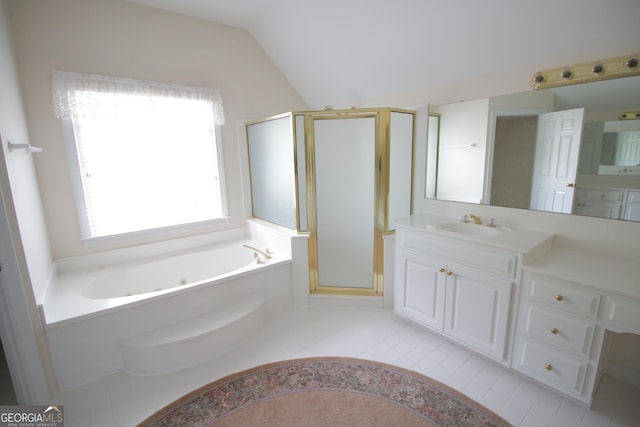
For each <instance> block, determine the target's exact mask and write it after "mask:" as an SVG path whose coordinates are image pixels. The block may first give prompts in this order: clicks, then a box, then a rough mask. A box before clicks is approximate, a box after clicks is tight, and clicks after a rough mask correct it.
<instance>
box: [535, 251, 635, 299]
mask: <svg viewBox="0 0 640 427" xmlns="http://www.w3.org/2000/svg"><path fill="white" fill-rule="evenodd" d="M523 268H524V269H525V270H530V271H533V272H537V273H540V274H545V275H548V276H553V277H557V278H559V279H563V280H567V281H569V282H574V283H579V284H581V285H584V286H589V287H591V288H594V289H597V290H602V291H606V292H612V293H614V294H618V295H620V296H623V297H631V298H638V299H640V263H638V262H634V261H627V260H619V259H615V258H610V257H606V256H602V255H595V254H589V253H585V252H578V251H571V250H565V249H559V248H555V249H552V250H550V251H549V252H547V253H545V254H543V255H541V256H540V257H538V258H536V259H535V260H533V261H532V262H530V263H529V264H527V265H524V266H523Z"/></svg>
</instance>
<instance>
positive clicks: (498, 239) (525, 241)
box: [395, 214, 554, 263]
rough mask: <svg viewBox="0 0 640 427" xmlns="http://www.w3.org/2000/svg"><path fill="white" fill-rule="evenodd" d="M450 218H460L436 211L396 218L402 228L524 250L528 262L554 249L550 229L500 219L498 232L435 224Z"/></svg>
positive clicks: (518, 250)
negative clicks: (466, 230)
mask: <svg viewBox="0 0 640 427" xmlns="http://www.w3.org/2000/svg"><path fill="white" fill-rule="evenodd" d="M447 220H448V221H456V220H457V219H455V218H448V217H443V216H439V215H433V214H416V215H411V216H407V217H403V218H399V219H397V220H396V221H395V224H396V227H398V228H405V229H409V230H413V231H420V232H423V233H427V234H430V235H432V236H439V237H447V238H452V239H458V240H461V241H467V242H473V243H476V244H484V245H488V246H493V247H498V248H503V249H509V250H513V251H516V252H520V253H523V254H525V260H524V261H525V263H526V262H527V261H528V259H533V258H536V257H537V256H539V255H541V254H543V253H545V252H547V251H548V250H550V248H551V246H552V241H553V236H554V233H549V232H546V231H540V230H534V229H527V228H523V227H509V226H507V227H503V226H501V224H500V222H499V221H496V225H497V228H498V229H499V230H500V232H499V233H497V234H496V235H470V234H464V233H456V232H449V231H445V230H439V229H437V228H436V227H434V224H436V223H438V222H439V221H447ZM458 221H459V220H458ZM470 226H472V227H486V226H485V225H475V224H474V225H470Z"/></svg>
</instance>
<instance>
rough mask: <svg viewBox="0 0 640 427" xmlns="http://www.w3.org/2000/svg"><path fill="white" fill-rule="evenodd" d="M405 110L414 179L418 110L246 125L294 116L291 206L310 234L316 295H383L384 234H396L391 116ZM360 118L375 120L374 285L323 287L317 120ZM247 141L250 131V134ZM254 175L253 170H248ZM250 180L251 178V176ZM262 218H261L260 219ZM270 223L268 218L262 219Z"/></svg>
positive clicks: (315, 114) (339, 113)
mask: <svg viewBox="0 0 640 427" xmlns="http://www.w3.org/2000/svg"><path fill="white" fill-rule="evenodd" d="M394 112H397V113H404V114H410V115H411V116H412V135H411V153H412V159H411V165H410V174H411V177H412V178H413V163H414V162H413V156H414V155H415V126H416V115H415V111H410V110H404V109H399V108H387V107H385V108H362V109H356V108H352V109H347V110H322V111H297V112H289V113H283V114H278V115H275V116H271V117H267V118H264V119H261V120H255V121H251V122H248V123H246V124H245V131H246V129H247V126H249V125H252V124H257V123H262V122H267V121H270V120H274V119H280V118H283V117H287V116H288V117H290V118H291V126H292V135H293V141H292V150H293V159H294V160H293V162H294V168H293V169H294V170H293V173H294V182H295V201H294V203H295V206H293V207H292V209H294V212H295V225H296V231H297V232H298V233H307V234H308V235H309V240H308V262H309V291H310V292H311V293H313V294H338V295H358V296H381V295H383V293H384V236H385V235H388V234H393V233H395V230H394V229H392V228H391V227H390V220H389V217H388V213H389V192H390V188H389V187H390V182H389V181H390V156H391V143H390V142H391V115H392V113H394ZM299 117H302V121H303V123H304V132H303V133H304V139H305V140H304V142H303V143H304V151H305V152H304V153H299V150H298V145H299V144H298V129H297V128H298V120H297V118H299ZM359 117H371V118H374V119H375V142H374V145H375V156H374V158H375V165H374V168H375V170H374V181H375V182H374V186H375V187H374V212H372V214H373V215H374V230H373V233H374V248H373V256H374V260H373V261H374V262H373V265H374V272H373V284H372V287H371V288H361V287H341V286H320V285H319V281H318V278H319V273H318V250H317V219H316V197H315V185H316V181H315V155H314V152H315V140H314V133H313V131H314V128H313V122H314V120H322V119H351V118H359ZM247 144H248V134H247ZM300 155H304V156H305V162H304V164H305V171H304V174H305V180H304V185H305V192H306V204H305V208H306V225H307V227H306V228H304V227H302V226H301V224H302V221H301V217H300V210H301V208H300V207H301V204H300V197H301V191H300V188H299V185H300V179H299V178H300V174H301V171H300V170H299V167H298V164H299V163H298V162H299V160H301V159H300V157H299V156H300ZM249 176H250V177H251V172H250V171H249ZM250 179H251V178H250ZM411 187H412V188H410V190H409V191H410V201H409V207H408V208H409V212H411V210H412V207H413V179H411ZM259 219H260V218H259ZM260 220H262V221H265V222H269V223H272V222H270V221H269V220H266V219H260ZM272 224H274V225H275V226H277V227H283V226H282V225H280V224H275V223H272Z"/></svg>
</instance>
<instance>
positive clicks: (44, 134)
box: [9, 0, 306, 258]
mask: <svg viewBox="0 0 640 427" xmlns="http://www.w3.org/2000/svg"><path fill="white" fill-rule="evenodd" d="M9 4H10V8H9V11H10V18H11V23H12V27H13V28H12V30H13V38H14V45H15V51H16V57H17V65H18V69H19V71H20V76H21V82H20V83H21V85H22V86H21V87H22V94H23V98H24V103H25V107H26V114H27V118H28V124H29V132H30V134H31V142H32V144H34V145H38V146H41V147H43V148H44V149H45V151H44V153H42V154H41V155H39V156H38V157H37V158H36V169H37V171H38V178H39V183H40V189H41V195H42V202H43V209H44V216H45V218H46V222H47V225H48V228H49V238H50V240H51V250H52V253H53V257H54V258H60V257H67V256H72V255H79V254H83V253H87V252H94V251H98V250H104V249H107V247H84V246H83V245H82V244H81V243H80V240H79V237H80V230H79V226H78V220H77V214H76V208H75V204H74V199H73V193H72V188H71V182H70V176H69V168H68V166H67V157H66V152H65V147H64V145H63V138H62V128H61V126H60V122H59V121H58V120H57V119H56V118H55V117H54V116H53V112H52V102H51V98H52V97H51V73H52V71H54V70H63V71H72V72H80V73H92V74H100V75H107V76H115V77H127V78H133V79H141V80H151V81H160V82H167V83H176V84H185V85H193V86H203V87H212V88H217V89H220V90H221V91H222V96H223V101H224V107H225V116H226V124H225V125H224V127H223V135H222V137H223V142H224V146H223V150H224V157H225V172H226V179H227V188H228V193H227V194H228V199H229V200H228V202H229V210H230V215H231V222H230V224H228V226H227V227H234V226H238V225H240V224H242V222H243V219H244V212H243V206H242V196H241V185H242V182H241V174H240V168H239V154H238V146H237V144H238V141H237V126H236V125H237V122H238V121H239V120H240V119H246V118H252V119H257V118H261V117H265V116H271V115H274V114H277V113H280V112H285V111H290V110H294V109H305V108H306V107H305V105H304V103H303V101H302V100H301V99H300V97H299V96H298V95H297V94H296V93H295V91H294V90H293V89H292V88H291V86H290V85H289V84H288V82H287V81H286V80H285V78H284V77H283V76H282V75H281V73H280V72H279V71H278V70H277V69H276V67H275V66H274V65H273V63H272V62H271V60H270V59H269V58H268V57H267V56H266V55H265V54H264V52H263V51H262V49H261V48H260V47H259V46H258V45H257V43H256V42H255V40H254V39H253V38H252V37H251V36H250V35H249V33H247V32H246V31H243V30H239V29H235V28H232V27H228V26H225V25H219V24H214V23H211V22H207V21H204V20H199V19H196V18H191V17H186V16H182V15H177V14H173V13H169V12H164V11H160V10H156V9H152V8H147V7H144V6H139V5H136V4H132V3H129V2H124V1H121V0H56V1H40V0H11V1H10V3H9ZM206 231H213V230H212V229H209V230H206ZM136 243H143V241H140V242H136ZM122 245H123V244H120V245H118V246H122ZM110 247H114V245H111V246H110Z"/></svg>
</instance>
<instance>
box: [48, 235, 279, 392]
mask: <svg viewBox="0 0 640 427" xmlns="http://www.w3.org/2000/svg"><path fill="white" fill-rule="evenodd" d="M255 227H256V225H253V226H252V227H251V230H243V231H237V232H235V233H236V234H238V235H237V236H232V237H234V238H233V239H231V240H225V241H224V242H220V243H215V244H213V245H209V246H205V247H202V246H201V247H199V248H198V249H196V250H185V249H181V250H179V251H177V252H174V253H162V254H155V255H154V256H151V257H146V258H145V257H142V258H140V257H138V258H137V259H136V260H135V261H128V262H114V259H118V258H119V257H109V256H102V257H101V256H91V257H89V259H82V260H65V262H64V263H61V265H60V271H59V274H58V277H57V278H56V280H54V281H52V283H51V284H50V285H49V287H48V289H47V294H46V297H45V299H44V300H43V302H42V304H40V310H41V314H42V316H43V319H44V323H45V328H46V336H47V341H48V344H49V349H50V353H51V358H52V362H53V366H54V371H55V374H56V379H57V382H58V386H59V388H60V389H62V390H68V389H71V388H74V387H77V386H80V385H82V384H86V383H88V382H91V381H94V380H96V379H99V378H102V377H104V376H106V375H109V374H111V373H115V372H118V371H120V370H123V369H124V370H127V371H129V372H133V373H140V374H142V375H147V374H154V373H164V372H169V371H172V370H177V369H181V368H184V367H188V366H191V365H193V364H195V363H200V362H202V360H200V359H189V355H197V354H211V355H212V357H215V356H216V355H220V354H222V353H224V352H226V350H227V348H226V347H228V346H231V345H236V344H239V342H238V340H239V339H241V338H242V337H241V336H242V335H243V334H244V335H246V334H248V333H250V332H251V331H252V330H253V329H255V328H254V326H255V325H259V324H260V323H256V322H263V320H264V319H263V317H264V316H268V315H270V314H272V313H274V312H275V311H277V310H280V309H282V308H284V307H287V306H291V304H292V302H291V292H292V291H291V287H292V284H291V253H290V249H289V250H287V248H290V247H291V242H290V239H291V236H288V235H286V234H283V233H282V232H279V231H273V232H272V231H270V230H269V229H268V227H267V228H265V229H259V232H258V233H256V232H255ZM265 230H266V231H265ZM232 234H233V233H232ZM227 237H228V236H227ZM244 244H249V245H251V246H253V247H256V248H259V249H261V250H263V251H264V250H265V249H266V248H267V247H268V248H270V249H271V251H272V254H271V258H270V259H262V257H260V258H261V262H260V263H257V262H256V260H255V258H254V252H255V251H253V250H251V249H248V248H245V247H243V245H244ZM101 260H106V262H104V263H101V262H97V261H101ZM234 307H239V309H238V310H239V311H238V310H236V313H234ZM247 307H249V308H247ZM241 312H246V313H245V314H242V313H241ZM241 316H245V318H246V319H245V320H242V319H241V318H240V317H241ZM249 321H250V322H253V323H248V322H249ZM242 322H244V323H242ZM207 325H211V326H210V328H209V327H208V326H207ZM220 325H221V326H220ZM229 325H231V326H233V325H236V326H235V328H236V330H234V331H232V332H230V331H226V332H224V333H222V332H216V330H215V328H221V327H227V326H229ZM190 328H191V329H193V331H190V330H189V329H190ZM207 328H209V329H211V330H208V329H207ZM164 331H166V334H165V333H164ZM221 336H224V337H226V338H224V340H222V341H220V337H221ZM216 340H217V341H216ZM185 346H187V347H185ZM188 346H191V347H188ZM192 350H193V351H192ZM149 351H150V352H149ZM145 352H147V353H145ZM154 352H155V353H154ZM159 357H160V358H163V357H164V359H159ZM144 359H146V360H152V359H153V360H160V362H159V365H158V367H157V368H154V369H156V370H157V372H152V371H144V370H145V369H147V367H145V366H144V363H140V364H138V365H136V363H138V362H137V361H138V360H140V361H144ZM165 359H166V360H165ZM138 366H140V368H139V367H138ZM137 371H139V372H137Z"/></svg>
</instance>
